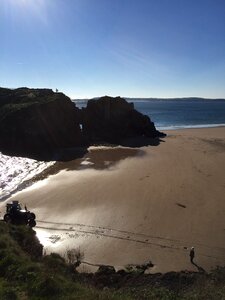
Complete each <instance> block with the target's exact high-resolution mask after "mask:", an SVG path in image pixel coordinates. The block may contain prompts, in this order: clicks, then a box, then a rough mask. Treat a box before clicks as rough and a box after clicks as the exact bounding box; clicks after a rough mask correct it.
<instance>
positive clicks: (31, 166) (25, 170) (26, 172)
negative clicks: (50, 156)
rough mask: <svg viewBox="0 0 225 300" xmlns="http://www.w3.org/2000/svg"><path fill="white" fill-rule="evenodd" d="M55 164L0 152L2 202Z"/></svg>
mask: <svg viewBox="0 0 225 300" xmlns="http://www.w3.org/2000/svg"><path fill="white" fill-rule="evenodd" d="M54 163H55V162H44V161H37V160H34V159H30V158H25V157H16V156H8V155H4V154H2V153H1V152H0V182H1V185H0V201H3V200H4V199H6V198H8V197H10V196H11V195H12V193H14V192H15V191H18V190H19V189H20V188H22V187H23V185H24V183H25V182H26V181H28V180H31V179H32V178H33V177H34V176H35V175H37V174H40V173H42V172H43V171H44V170H45V169H46V168H48V167H50V166H51V165H53V164H54Z"/></svg>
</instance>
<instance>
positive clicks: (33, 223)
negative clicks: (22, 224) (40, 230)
mask: <svg viewBox="0 0 225 300" xmlns="http://www.w3.org/2000/svg"><path fill="white" fill-rule="evenodd" d="M28 225H29V226H30V227H31V228H32V227H35V226H36V222H35V221H34V220H33V219H31V220H29V223H28Z"/></svg>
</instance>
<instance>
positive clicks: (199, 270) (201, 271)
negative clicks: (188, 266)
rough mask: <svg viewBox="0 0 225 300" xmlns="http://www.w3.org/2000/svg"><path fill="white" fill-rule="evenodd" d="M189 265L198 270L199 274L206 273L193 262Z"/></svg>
mask: <svg viewBox="0 0 225 300" xmlns="http://www.w3.org/2000/svg"><path fill="white" fill-rule="evenodd" d="M191 263H192V265H194V266H195V267H196V268H197V269H198V272H200V273H206V271H205V270H204V269H203V268H202V267H201V266H199V265H197V264H196V263H195V262H193V261H192V262H191Z"/></svg>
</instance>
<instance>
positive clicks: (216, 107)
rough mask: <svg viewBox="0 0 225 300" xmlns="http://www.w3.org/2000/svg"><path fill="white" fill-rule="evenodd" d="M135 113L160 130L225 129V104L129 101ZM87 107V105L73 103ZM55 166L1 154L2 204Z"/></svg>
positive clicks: (82, 101) (210, 102)
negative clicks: (222, 127)
mask: <svg viewBox="0 0 225 300" xmlns="http://www.w3.org/2000/svg"><path fill="white" fill-rule="evenodd" d="M127 100H128V101H129V102H133V103H134V107H135V109H137V110H138V111H140V112H141V113H143V114H145V115H148V116H149V117H150V118H151V120H152V121H153V122H154V123H155V126H156V128H157V129H158V130H170V129H181V128H201V127H216V126H225V100H205V99H195V100H190V99H189V100H174V99H173V100H171V99H168V100H161V99H158V100H153V99H152V100H145V99H127ZM74 102H75V103H76V105H77V107H79V108H81V107H85V106H86V104H87V101H85V100H78V101H74ZM52 164H54V162H43V161H36V160H33V159H28V158H23V157H14V156H13V157H10V156H6V155H3V154H2V153H1V152H0V201H3V200H5V199H7V198H9V197H10V196H11V195H12V193H14V192H15V191H17V190H19V189H21V188H23V187H24V185H25V183H26V181H27V180H30V179H31V178H32V177H34V176H35V175H37V174H38V173H41V172H42V171H43V170H44V169H46V168H48V167H49V166H51V165H52Z"/></svg>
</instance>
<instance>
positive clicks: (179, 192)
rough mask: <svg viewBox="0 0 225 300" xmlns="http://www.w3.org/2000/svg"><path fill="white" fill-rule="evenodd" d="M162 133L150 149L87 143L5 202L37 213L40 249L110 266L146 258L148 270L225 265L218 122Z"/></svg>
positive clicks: (222, 139) (223, 167) (223, 137)
mask: <svg viewBox="0 0 225 300" xmlns="http://www.w3.org/2000/svg"><path fill="white" fill-rule="evenodd" d="M167 134H168V136H167V137H166V138H165V139H164V140H163V141H162V142H161V143H160V145H159V146H156V147H154V146H149V147H142V148H139V149H131V148H122V147H117V148H106V147H99V148H94V147H93V148H91V149H90V152H89V153H88V154H87V155H86V156H85V157H84V158H83V159H80V160H76V161H72V162H69V163H65V164H62V168H63V170H61V171H60V172H58V173H57V174H55V175H50V176H49V177H48V178H47V179H44V180H42V181H39V182H37V183H35V184H34V185H33V186H31V187H30V188H27V189H25V190H23V191H22V192H19V193H17V194H16V195H15V196H14V197H12V198H11V199H9V200H12V199H18V200H20V201H21V202H22V203H26V204H27V206H28V208H29V209H31V210H33V211H34V212H35V213H36V215H37V220H38V221H37V227H36V229H37V234H38V236H39V237H40V239H41V241H42V242H43V243H44V245H45V247H46V250H47V251H54V252H60V253H63V252H65V249H71V248H80V250H81V251H83V252H84V260H85V261H88V262H90V263H93V264H109V265H114V266H116V267H117V268H120V267H124V266H125V265H127V264H142V263H144V262H147V261H149V260H151V261H152V262H153V264H154V265H155V266H154V267H153V268H152V269H151V272H166V271H171V270H173V271H178V270H194V271H197V270H198V267H200V268H203V269H205V270H207V271H208V270H210V269H211V268H213V267H215V266H217V265H225V127H221V128H207V129H190V130H177V131H168V132H167ZM3 205H5V203H2V204H1V207H0V210H2V206H3ZM191 246H195V251H196V257H195V262H196V265H192V264H191V263H190V261H189V249H190V247H191ZM88 268H89V267H88V266H87V265H83V266H82V267H81V269H82V270H85V271H87V270H88Z"/></svg>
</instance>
